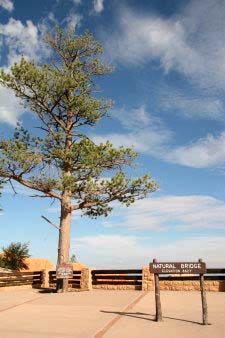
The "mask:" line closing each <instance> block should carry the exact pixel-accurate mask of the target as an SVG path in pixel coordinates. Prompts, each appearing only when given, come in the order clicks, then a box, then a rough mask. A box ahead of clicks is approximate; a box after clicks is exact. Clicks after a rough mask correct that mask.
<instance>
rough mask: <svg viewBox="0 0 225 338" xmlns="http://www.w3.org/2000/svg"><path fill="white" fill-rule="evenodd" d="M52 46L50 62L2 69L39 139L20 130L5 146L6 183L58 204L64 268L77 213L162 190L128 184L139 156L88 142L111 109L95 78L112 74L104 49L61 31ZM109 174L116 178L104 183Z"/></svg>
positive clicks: (0, 169)
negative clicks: (32, 117) (30, 115)
mask: <svg viewBox="0 0 225 338" xmlns="http://www.w3.org/2000/svg"><path fill="white" fill-rule="evenodd" d="M46 43H47V44H48V46H49V48H50V49H51V52H52V54H51V57H52V59H51V60H50V61H49V63H46V64H42V65H38V64H36V63H35V61H29V60H26V59H25V58H23V57H22V58H21V60H20V61H19V62H18V63H15V64H14V65H13V66H12V67H11V69H10V71H5V70H1V73H0V84H1V85H3V86H5V87H7V88H10V89H12V90H13V91H14V93H15V95H16V96H17V97H18V98H19V99H20V100H21V101H22V102H23V103H24V106H25V107H26V109H29V110H30V111H32V112H33V113H34V115H35V117H36V121H37V123H38V126H37V127H38V128H39V131H40V133H39V135H38V136H35V133H32V130H26V129H25V128H24V127H22V126H19V125H18V126H17V128H16V129H15V133H14V137H12V138H11V139H4V140H1V141H0V177H2V178H3V179H5V180H8V181H10V182H13V181H15V182H18V183H20V184H22V185H23V186H25V187H28V188H30V189H33V190H36V191H37V192H38V194H37V195H36V196H37V197H38V196H42V197H48V198H52V199H56V200H58V201H59V203H60V208H61V216H60V225H59V245H58V248H59V249H58V264H61V263H63V262H69V247H70V225H71V215H72V213H73V212H76V211H78V210H80V211H81V213H82V214H83V215H87V216H90V217H94V218H95V217H98V216H101V215H104V216H107V215H108V214H109V213H110V211H111V210H112V206H111V205H110V202H113V201H119V202H121V203H122V204H125V205H127V206H129V205H130V204H132V203H133V202H134V201H135V200H136V199H140V198H144V197H145V196H146V195H147V193H149V192H153V191H155V189H156V183H155V181H154V180H152V179H151V178H150V177H149V176H148V175H145V176H143V177H140V178H135V179H131V178H128V177H126V174H125V169H126V167H127V166H128V167H129V166H131V165H132V163H133V161H134V160H135V158H136V156H137V154H136V152H135V151H134V150H133V149H130V148H124V147H120V148H117V149H116V148H114V147H113V145H112V144H111V143H110V142H106V143H101V144H95V143H94V142H93V141H92V140H91V139H90V137H89V136H88V131H89V129H90V128H91V127H92V126H94V125H96V123H97V122H98V121H99V120H100V119H102V118H103V117H104V116H105V115H106V113H107V111H108V109H109V108H110V107H111V104H112V103H111V102H110V101H107V100H103V99H100V98H98V96H97V95H96V84H95V83H96V79H97V78H98V77H101V76H103V75H104V74H107V73H110V72H111V68H110V67H108V66H105V65H104V64H103V63H102V62H101V59H100V57H101V54H102V52H103V50H102V46H101V45H100V43H98V42H97V41H96V40H95V39H94V38H93V36H92V35H91V34H89V33H86V34H84V35H80V36H79V35H75V34H74V32H72V31H66V32H64V31H62V30H61V29H57V30H56V32H55V34H53V35H48V36H47V37H46ZM88 128H89V129H88ZM107 173H109V174H108V176H109V177H110V179H108V178H107V179H106V178H104V177H106V175H107ZM39 193H41V194H39ZM63 288H64V290H65V289H66V282H65V283H64V286H63Z"/></svg>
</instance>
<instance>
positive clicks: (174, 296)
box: [0, 290, 225, 338]
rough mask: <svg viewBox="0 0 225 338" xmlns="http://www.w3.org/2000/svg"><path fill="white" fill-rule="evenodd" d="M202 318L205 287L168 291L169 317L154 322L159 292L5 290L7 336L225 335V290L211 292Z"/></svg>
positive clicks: (2, 320)
mask: <svg viewBox="0 0 225 338" xmlns="http://www.w3.org/2000/svg"><path fill="white" fill-rule="evenodd" d="M207 299H208V306H209V319H210V322H211V324H212V325H209V326H207V327H205V326H202V325H200V324H199V322H201V303H200V294H199V292H162V308H163V315H164V320H163V322H162V323H156V322H154V294H153V293H152V292H149V293H143V292H140V291H103V290H101V291H100V290H99V291H97V290H96V291H92V292H82V293H81V292H74V293H68V294H41V293H38V292H37V291H36V290H19V291H10V292H0V330H1V337H2V338H51V337H54V338H57V337H60V338H67V337H74V338H101V337H104V338H114V337H116V338H133V337H135V338H140V337H141V338H145V337H146V338H147V337H148V338H225V319H224V318H225V293H222V292H221V293H208V294H207Z"/></svg>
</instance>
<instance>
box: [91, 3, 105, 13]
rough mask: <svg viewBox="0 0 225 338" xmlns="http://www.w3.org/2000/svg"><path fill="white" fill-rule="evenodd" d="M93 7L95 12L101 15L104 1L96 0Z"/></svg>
mask: <svg viewBox="0 0 225 338" xmlns="http://www.w3.org/2000/svg"><path fill="white" fill-rule="evenodd" d="M93 5H94V10H95V12H97V13H100V12H102V11H103V9H104V0H94V1H93Z"/></svg>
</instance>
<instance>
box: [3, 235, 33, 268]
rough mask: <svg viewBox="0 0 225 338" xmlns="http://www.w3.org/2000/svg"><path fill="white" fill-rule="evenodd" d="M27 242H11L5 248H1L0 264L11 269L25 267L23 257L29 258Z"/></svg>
mask: <svg viewBox="0 0 225 338" xmlns="http://www.w3.org/2000/svg"><path fill="white" fill-rule="evenodd" d="M29 257H30V255H29V247H28V243H24V244H22V243H20V242H16V243H11V244H10V245H9V246H8V247H7V248H3V254H2V255H1V258H0V266H1V267H3V268H6V269H11V270H17V271H19V270H21V269H27V268H28V266H27V264H26V263H25V259H26V258H29Z"/></svg>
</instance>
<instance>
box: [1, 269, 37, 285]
mask: <svg viewBox="0 0 225 338" xmlns="http://www.w3.org/2000/svg"><path fill="white" fill-rule="evenodd" d="M41 283H42V280H41V271H32V272H26V271H24V272H23V271H21V272H18V271H12V272H0V287H3V286H20V285H32V286H38V285H41Z"/></svg>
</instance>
